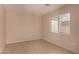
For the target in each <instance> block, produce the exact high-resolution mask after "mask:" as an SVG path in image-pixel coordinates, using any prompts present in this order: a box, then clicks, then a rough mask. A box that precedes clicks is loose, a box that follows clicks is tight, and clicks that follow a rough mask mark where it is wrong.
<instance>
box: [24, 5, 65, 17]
mask: <svg viewBox="0 0 79 59" xmlns="http://www.w3.org/2000/svg"><path fill="white" fill-rule="evenodd" d="M63 6H65V5H64V4H51V5H50V6H45V4H32V5H26V10H27V11H28V12H31V13H33V14H36V15H40V16H41V15H45V14H47V13H49V12H51V11H54V10H56V9H58V8H60V7H63Z"/></svg>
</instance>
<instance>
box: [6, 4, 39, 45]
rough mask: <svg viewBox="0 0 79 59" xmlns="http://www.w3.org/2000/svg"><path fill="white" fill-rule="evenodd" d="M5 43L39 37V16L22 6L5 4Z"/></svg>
mask: <svg viewBox="0 0 79 59" xmlns="http://www.w3.org/2000/svg"><path fill="white" fill-rule="evenodd" d="M6 23H7V24H6V28H7V30H6V33H7V34H6V35H7V36H6V44H9V43H16V42H22V41H30V40H36V39H41V18H40V17H39V16H36V15H32V14H31V13H29V14H28V13H27V12H25V10H24V9H23V6H22V7H21V6H20V7H19V5H18V6H16V5H13V6H11V5H9V6H6Z"/></svg>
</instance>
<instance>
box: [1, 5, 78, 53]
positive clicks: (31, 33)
mask: <svg viewBox="0 0 79 59" xmlns="http://www.w3.org/2000/svg"><path fill="white" fill-rule="evenodd" d="M0 53H2V54H78V53H79V5H78V4H76V5H75V4H3V5H2V4H1V5H0Z"/></svg>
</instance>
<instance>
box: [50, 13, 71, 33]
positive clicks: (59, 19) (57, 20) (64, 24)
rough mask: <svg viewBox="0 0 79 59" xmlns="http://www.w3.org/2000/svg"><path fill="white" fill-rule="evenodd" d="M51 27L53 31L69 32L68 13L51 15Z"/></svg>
mask: <svg viewBox="0 0 79 59" xmlns="http://www.w3.org/2000/svg"><path fill="white" fill-rule="evenodd" d="M51 29H52V32H54V33H59V32H60V33H64V34H70V13H65V14H62V15H58V16H55V17H53V19H52V21H51Z"/></svg>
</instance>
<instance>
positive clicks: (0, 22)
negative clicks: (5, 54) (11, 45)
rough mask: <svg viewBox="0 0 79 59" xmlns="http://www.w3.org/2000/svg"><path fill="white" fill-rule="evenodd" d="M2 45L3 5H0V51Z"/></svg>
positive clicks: (3, 38) (3, 33) (3, 39)
mask: <svg viewBox="0 0 79 59" xmlns="http://www.w3.org/2000/svg"><path fill="white" fill-rule="evenodd" d="M4 45H5V20H4V7H3V6H2V5H0V53H1V52H2V51H3V48H4Z"/></svg>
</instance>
